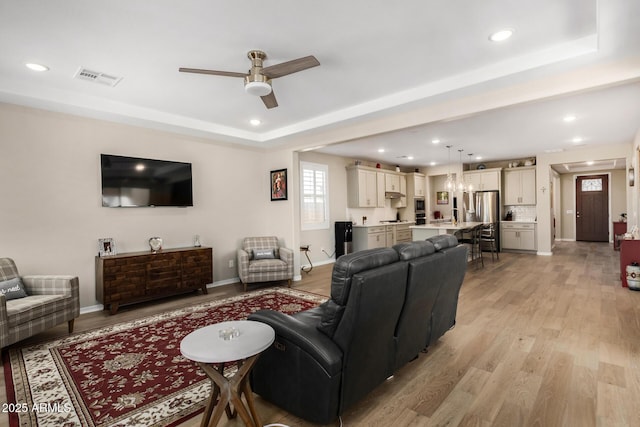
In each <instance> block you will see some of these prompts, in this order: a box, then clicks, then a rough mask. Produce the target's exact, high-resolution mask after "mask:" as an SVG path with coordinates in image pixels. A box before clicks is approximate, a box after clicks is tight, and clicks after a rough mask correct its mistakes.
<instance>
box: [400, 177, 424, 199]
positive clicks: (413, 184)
mask: <svg viewBox="0 0 640 427" xmlns="http://www.w3.org/2000/svg"><path fill="white" fill-rule="evenodd" d="M406 178H407V192H406V193H405V194H406V195H407V197H409V198H412V197H424V196H425V195H426V194H427V192H426V190H425V187H426V180H425V176H424V175H423V174H421V173H418V172H411V173H409V174H407V176H406Z"/></svg>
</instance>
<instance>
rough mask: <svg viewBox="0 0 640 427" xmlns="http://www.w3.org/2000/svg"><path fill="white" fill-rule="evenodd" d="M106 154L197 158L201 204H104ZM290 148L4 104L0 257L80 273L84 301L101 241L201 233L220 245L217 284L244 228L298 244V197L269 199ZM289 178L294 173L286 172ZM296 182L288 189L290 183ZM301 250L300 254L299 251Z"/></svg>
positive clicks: (124, 248) (39, 270) (187, 237)
mask: <svg viewBox="0 0 640 427" xmlns="http://www.w3.org/2000/svg"><path fill="white" fill-rule="evenodd" d="M100 153H109V154H120V155H129V156H134V157H149V158H155V159H164V160H175V161H183V162H191V163H192V164H193V179H194V180H193V192H194V207H192V208H191V207H190V208H125V209H122V208H103V207H102V206H101V195H100ZM292 159H293V157H292V154H291V152H290V151H286V150H284V151H279V152H278V151H276V152H270V153H265V152H264V151H256V150H250V149H244V148H236V147H229V146H226V145H222V144H215V143H212V142H211V141H208V140H203V139H198V138H195V137H186V136H182V135H176V134H171V133H167V132H161V131H155V130H149V129H143V128H138V127H134V126H128V125H122V124H115V123H110V122H105V121H100V120H93V119H86V118H81V117H76V116H71V115H65V114H60V113H51V112H46V111H42V110H36V109H30V108H25V107H18V106H13V105H8V104H0V182H1V183H2V185H0V200H2V208H1V209H0V257H11V258H13V259H14V260H15V261H16V263H17V265H18V268H19V270H20V272H21V274H73V275H78V276H79V279H80V295H81V306H82V307H88V306H93V305H95V304H97V301H96V296H95V268H94V257H95V255H96V253H97V239H98V238H101V237H112V238H114V239H115V241H116V246H117V249H118V251H119V252H129V251H140V250H147V249H149V247H148V244H147V241H148V239H149V237H151V236H160V237H162V238H163V239H164V246H165V247H184V246H191V245H192V243H193V236H194V235H195V234H199V235H200V239H201V243H202V245H203V246H212V247H213V249H214V282H219V283H224V282H228V281H233V279H234V278H236V277H237V271H236V269H235V267H234V268H229V267H228V261H229V260H230V259H234V260H235V251H236V249H237V248H238V247H239V245H240V241H241V239H242V238H243V237H245V236H256V235H267V234H273V235H277V236H279V237H281V238H282V239H283V240H284V242H285V244H286V245H287V246H290V247H292V245H294V244H295V243H296V240H297V237H296V229H295V225H294V221H293V204H294V203H295V198H293V199H292V197H291V191H290V193H289V194H290V197H289V200H287V201H279V202H271V201H270V193H269V186H270V184H269V180H270V177H269V171H270V170H273V169H280V168H288V169H289V170H291V168H292V166H293V160H292ZM289 182H290V183H291V177H289ZM290 190H291V188H290ZM296 254H297V252H296Z"/></svg>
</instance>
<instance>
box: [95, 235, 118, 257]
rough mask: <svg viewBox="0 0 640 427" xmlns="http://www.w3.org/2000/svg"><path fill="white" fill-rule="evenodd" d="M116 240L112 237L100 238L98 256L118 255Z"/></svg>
mask: <svg viewBox="0 0 640 427" xmlns="http://www.w3.org/2000/svg"><path fill="white" fill-rule="evenodd" d="M117 253H118V251H117V250H116V242H115V240H113V239H112V238H111V237H105V238H103V239H98V256H109V255H116V254H117Z"/></svg>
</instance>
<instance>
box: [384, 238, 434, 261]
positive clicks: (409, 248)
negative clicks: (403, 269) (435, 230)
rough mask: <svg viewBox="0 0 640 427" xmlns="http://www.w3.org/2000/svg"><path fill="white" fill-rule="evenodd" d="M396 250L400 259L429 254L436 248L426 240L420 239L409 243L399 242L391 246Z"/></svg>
mask: <svg viewBox="0 0 640 427" xmlns="http://www.w3.org/2000/svg"><path fill="white" fill-rule="evenodd" d="M393 249H395V250H396V252H398V255H399V256H400V259H401V260H402V261H408V260H410V259H414V258H419V257H421V256H427V255H431V254H432V253H434V252H435V251H436V248H435V247H434V246H433V243H431V242H430V241H428V240H421V241H416V242H411V243H399V244H397V245H395V246H394V247H393Z"/></svg>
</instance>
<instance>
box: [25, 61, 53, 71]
mask: <svg viewBox="0 0 640 427" xmlns="http://www.w3.org/2000/svg"><path fill="white" fill-rule="evenodd" d="M24 65H25V66H26V67H27V68H28V69H30V70H32V71H47V70H49V67H47V66H46V65H41V64H35V63H31V62H30V63H28V64H24Z"/></svg>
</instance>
